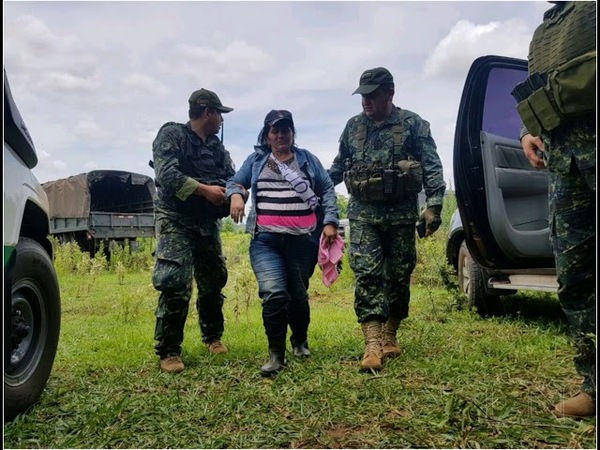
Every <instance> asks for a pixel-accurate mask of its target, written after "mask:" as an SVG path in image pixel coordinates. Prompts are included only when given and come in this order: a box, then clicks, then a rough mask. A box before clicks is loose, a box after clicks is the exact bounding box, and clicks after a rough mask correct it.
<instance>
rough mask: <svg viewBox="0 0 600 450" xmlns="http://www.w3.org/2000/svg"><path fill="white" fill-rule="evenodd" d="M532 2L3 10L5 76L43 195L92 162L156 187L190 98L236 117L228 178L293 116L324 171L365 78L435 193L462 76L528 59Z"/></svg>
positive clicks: (229, 136) (66, 5)
mask: <svg viewBox="0 0 600 450" xmlns="http://www.w3.org/2000/svg"><path fill="white" fill-rule="evenodd" d="M541 3H545V2H520V3H519V4H518V7H515V4H514V3H508V2H452V1H448V2H427V1H422V2H312V1H309V2H5V3H4V4H3V8H4V13H5V14H4V44H3V45H4V54H5V67H6V71H7V73H8V76H9V79H10V83H11V88H12V91H13V95H14V96H15V99H16V101H17V104H18V105H19V108H20V110H21V113H22V115H23V117H24V119H25V121H26V123H27V126H28V128H29V130H30V132H31V134H32V136H33V139H34V142H35V144H36V148H37V149H38V151H39V152H40V163H39V164H38V166H37V167H36V168H35V169H34V171H35V172H36V174H37V175H38V177H39V178H40V180H41V181H47V180H52V179H58V178H63V177H66V176H69V175H73V174H77V173H81V172H84V171H87V170H89V168H90V167H91V166H90V164H91V163H92V162H93V163H94V164H96V165H97V168H99V169H106V168H114V169H121V170H132V171H139V172H140V173H144V174H147V175H153V172H152V169H150V168H149V167H148V165H147V164H148V160H149V159H150V158H151V157H152V153H151V152H152V150H151V149H152V141H153V140H154V138H155V137H156V133H157V132H158V129H159V128H160V126H161V125H162V124H163V123H165V122H167V121H176V122H181V123H185V122H186V121H187V100H188V98H189V95H190V94H191V92H193V91H195V90H196V89H199V88H201V87H205V88H208V89H211V90H214V91H215V92H217V94H218V95H219V97H220V98H221V100H222V101H223V103H224V104H225V105H227V106H231V107H233V108H235V109H234V111H233V112H232V113H231V114H227V115H226V116H225V127H224V128H225V132H224V136H225V145H226V147H227V148H228V149H229V150H230V152H231V154H232V157H233V159H234V161H235V163H236V165H237V167H238V168H239V167H240V166H241V164H242V162H243V160H244V159H245V158H246V156H247V155H248V154H249V153H250V152H251V151H252V146H253V144H254V143H255V141H256V136H257V134H258V132H259V130H260V128H261V126H262V123H263V119H264V116H265V114H266V113H267V112H268V111H269V110H270V109H272V108H286V109H289V110H290V111H292V113H293V114H294V117H295V120H296V125H297V128H298V132H299V134H298V140H299V144H300V145H301V146H303V147H305V148H308V149H309V150H311V151H313V152H314V153H315V154H317V155H318V156H319V157H320V158H321V160H322V162H323V164H324V165H325V166H326V167H328V166H329V165H330V164H331V161H332V160H333V157H334V156H335V154H336V153H337V145H338V138H339V135H340V133H341V131H342V129H343V127H344V124H345V123H346V121H347V120H348V119H349V118H350V117H351V116H352V115H354V114H357V113H358V112H360V97H359V96H352V95H351V93H352V91H353V90H354V89H355V88H356V85H357V83H358V79H359V77H360V74H361V72H362V71H363V70H365V69H368V68H372V67H376V66H385V67H387V68H388V69H390V71H392V73H393V75H394V78H395V81H396V96H395V103H396V104H397V105H398V106H401V107H404V108H407V109H411V110H413V111H414V112H416V113H417V114H419V115H421V116H422V117H423V118H424V119H426V120H428V121H430V122H431V129H432V133H433V134H434V138H435V139H436V142H437V143H438V148H439V152H440V155H441V157H442V160H443V161H444V174H445V177H446V178H448V177H451V176H452V167H451V164H452V144H453V133H454V129H453V126H452V125H451V124H452V123H453V122H454V121H455V120H456V112H457V108H458V102H459V99H460V94H461V91H462V84H463V82H464V74H466V70H467V69H468V67H469V64H470V63H471V61H472V60H473V59H474V58H475V57H476V56H480V55H482V54H486V53H496V54H506V55H509V56H518V57H525V55H526V53H527V47H528V43H529V40H530V37H531V34H532V33H533V30H534V28H535V26H537V24H538V23H539V22H540V21H541V10H542V9H543V8H545V9H547V7H546V5H543V4H542V5H540V4H541ZM425 75H426V76H425ZM340 189H342V190H343V187H340V186H338V190H340Z"/></svg>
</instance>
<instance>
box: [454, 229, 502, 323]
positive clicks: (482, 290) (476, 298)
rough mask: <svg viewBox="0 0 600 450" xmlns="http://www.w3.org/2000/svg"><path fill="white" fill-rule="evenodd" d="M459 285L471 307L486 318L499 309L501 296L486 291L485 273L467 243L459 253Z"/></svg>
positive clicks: (463, 243)
mask: <svg viewBox="0 0 600 450" xmlns="http://www.w3.org/2000/svg"><path fill="white" fill-rule="evenodd" d="M458 283H459V286H460V288H461V290H462V292H463V293H464V294H465V295H466V296H467V300H468V302H469V307H474V308H475V309H476V310H477V312H478V313H479V314H480V315H482V316H486V315H488V314H491V313H493V312H494V311H496V310H497V309H498V305H499V295H495V294H491V293H489V291H488V289H486V277H485V273H484V272H483V270H482V269H481V267H479V265H478V264H477V263H476V262H475V260H473V257H472V256H471V254H470V253H469V249H468V248H467V244H466V243H465V241H463V242H462V244H461V245H460V249H459V251H458Z"/></svg>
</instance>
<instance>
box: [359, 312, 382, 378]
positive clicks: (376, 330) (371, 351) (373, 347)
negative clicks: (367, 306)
mask: <svg viewBox="0 0 600 450" xmlns="http://www.w3.org/2000/svg"><path fill="white" fill-rule="evenodd" d="M361 326H362V331H363V335H364V336H365V354H364V355H363V360H362V362H361V363H360V369H361V371H363V372H369V371H371V370H381V369H382V368H383V362H382V360H381V356H382V354H381V322H379V321H377V320H370V321H368V322H363V323H362V324H361Z"/></svg>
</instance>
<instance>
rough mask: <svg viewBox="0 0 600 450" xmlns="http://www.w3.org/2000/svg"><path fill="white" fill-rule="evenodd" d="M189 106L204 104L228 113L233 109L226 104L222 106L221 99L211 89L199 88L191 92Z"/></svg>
mask: <svg viewBox="0 0 600 450" xmlns="http://www.w3.org/2000/svg"><path fill="white" fill-rule="evenodd" d="M189 103H190V108H193V107H195V106H205V107H207V108H211V109H216V110H217V111H221V112H222V113H228V112H231V111H233V108H228V107H227V106H223V103H221V100H220V99H219V97H218V96H217V94H215V93H214V92H212V91H209V90H208V89H200V90H198V91H194V92H192V95H191V96H190V99H189Z"/></svg>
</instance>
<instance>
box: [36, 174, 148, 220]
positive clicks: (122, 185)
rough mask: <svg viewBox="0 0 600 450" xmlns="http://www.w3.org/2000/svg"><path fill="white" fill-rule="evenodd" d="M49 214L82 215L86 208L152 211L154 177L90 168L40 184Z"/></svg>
mask: <svg viewBox="0 0 600 450" xmlns="http://www.w3.org/2000/svg"><path fill="white" fill-rule="evenodd" d="M42 186H43V187H44V190H45V191H46V194H47V195H48V201H49V203H50V218H71V217H78V218H84V217H88V216H89V215H90V212H92V211H93V212H111V213H115V212H120V213H152V212H153V211H154V193H155V186H154V179H152V178H151V177H149V176H146V175H142V174H138V173H133V172H124V171H120V170H93V171H90V172H87V173H81V174H79V175H73V176H71V177H68V178H64V179H61V180H56V181H49V182H47V183H44V184H43V185H42Z"/></svg>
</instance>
